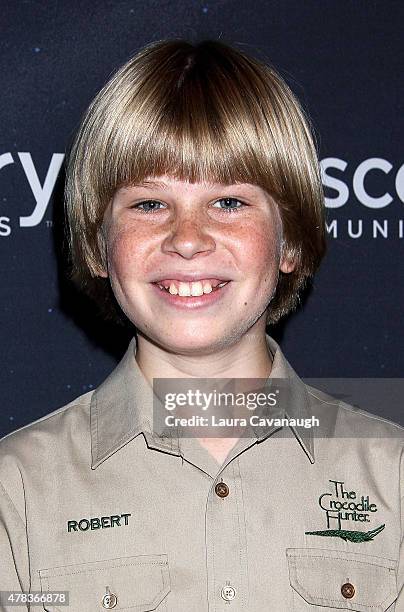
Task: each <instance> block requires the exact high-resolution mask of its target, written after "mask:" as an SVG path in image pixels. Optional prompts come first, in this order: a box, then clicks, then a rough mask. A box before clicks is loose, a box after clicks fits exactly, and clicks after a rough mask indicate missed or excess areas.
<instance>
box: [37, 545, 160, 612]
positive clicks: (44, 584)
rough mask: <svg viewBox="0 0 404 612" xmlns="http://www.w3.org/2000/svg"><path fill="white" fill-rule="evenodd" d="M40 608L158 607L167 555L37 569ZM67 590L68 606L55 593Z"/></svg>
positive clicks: (136, 610)
mask: <svg viewBox="0 0 404 612" xmlns="http://www.w3.org/2000/svg"><path fill="white" fill-rule="evenodd" d="M39 576H40V581H41V588H42V593H43V598H44V599H48V600H51V597H52V600H51V601H50V602H49V601H47V602H44V604H43V609H44V610H48V611H49V612H56V611H58V612H63V611H65V612H66V610H69V611H70V612H94V611H96V610H100V611H101V610H102V611H104V610H106V609H114V610H126V609H129V610H131V611H132V612H149V610H160V608H159V607H158V606H159V604H161V602H162V601H163V600H164V598H165V597H166V596H167V595H168V593H169V592H170V575H169V568H168V560H167V555H140V556H136V557H124V558H118V559H109V560H107V561H93V562H91V563H80V564H77V565H65V566H63V567H54V568H52V569H41V570H39ZM61 591H68V593H69V606H68V607H66V606H62V605H61V603H60V598H57V597H56V596H57V593H59V592H61Z"/></svg>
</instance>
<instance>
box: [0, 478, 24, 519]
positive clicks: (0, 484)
mask: <svg viewBox="0 0 404 612" xmlns="http://www.w3.org/2000/svg"><path fill="white" fill-rule="evenodd" d="M0 487H1V490H2V491H3V492H4V495H5V498H6V500H7V501H8V503H9V505H10V506H11V508H12V509H13V510H14V511H15V513H16V515H17V516H18V518H19V519H20V521H21V523H22V524H23V527H24V529H25V522H24V519H23V518H22V516H21V515H20V513H19V512H18V510H17V508H16V506H15V504H14V502H13V500H12V499H11V497H10V496H9V494H8V493H7V491H6V489H5V488H4V485H3V483H2V482H0Z"/></svg>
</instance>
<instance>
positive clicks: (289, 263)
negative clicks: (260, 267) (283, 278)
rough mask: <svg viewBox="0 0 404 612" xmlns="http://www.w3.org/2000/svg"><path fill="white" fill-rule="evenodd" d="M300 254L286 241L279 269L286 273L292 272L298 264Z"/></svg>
mask: <svg viewBox="0 0 404 612" xmlns="http://www.w3.org/2000/svg"><path fill="white" fill-rule="evenodd" d="M297 262H298V254H297V252H296V250H295V249H291V248H290V247H288V246H287V245H286V242H285V241H284V242H283V243H282V255H281V261H280V264H279V270H280V271H281V272H283V273H284V274H290V272H293V270H295V268H296V266H297Z"/></svg>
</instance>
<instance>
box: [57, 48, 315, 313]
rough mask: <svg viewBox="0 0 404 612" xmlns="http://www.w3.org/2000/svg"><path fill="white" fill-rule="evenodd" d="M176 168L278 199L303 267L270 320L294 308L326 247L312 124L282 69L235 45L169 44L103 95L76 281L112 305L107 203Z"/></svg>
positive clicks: (90, 154) (77, 171)
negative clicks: (103, 232) (104, 231)
mask: <svg viewBox="0 0 404 612" xmlns="http://www.w3.org/2000/svg"><path fill="white" fill-rule="evenodd" d="M164 174H167V175H170V176H172V177H174V178H177V179H179V180H188V181H191V182H198V181H211V182H218V183H224V184H234V183H236V182H243V183H252V184H255V185H258V186H260V187H261V188H263V189H265V190H266V191H267V192H268V193H269V194H270V195H271V196H272V197H273V198H274V199H275V201H276V203H277V205H278V207H279V210H280V214H281V218H282V223H283V238H284V249H286V250H287V254H288V255H289V256H290V257H291V258H294V259H295V261H296V267H295V270H294V271H293V272H291V273H288V274H284V273H282V272H280V274H279V280H278V285H277V289H276V292H275V295H274V297H273V299H272V301H271V303H270V305H269V308H268V315H267V322H268V323H275V322H277V321H278V320H279V319H280V318H281V317H282V316H284V315H285V314H287V313H288V312H290V311H291V310H293V309H294V308H295V307H296V305H297V303H298V301H299V295H300V292H301V290H302V289H303V287H304V286H305V285H306V283H307V280H308V279H310V278H311V277H312V276H313V274H314V272H315V270H316V269H317V267H318V265H319V263H320V261H321V258H322V257H323V255H324V252H325V217H324V202H323V200H324V196H323V189H322V184H321V180H320V172H319V164H318V159H317V153H316V149H315V144H314V142H313V136H312V132H311V129H310V124H309V121H308V119H307V117H306V116H305V113H304V111H303V110H302V108H301V106H300V105H299V102H298V101H297V100H296V98H295V96H294V95H293V93H292V92H291V90H290V88H289V87H288V86H287V84H286V83H285V82H284V81H283V79H282V78H281V77H280V76H279V75H278V74H277V73H276V72H275V70H274V69H273V68H272V67H270V66H269V65H267V64H266V63H265V64H264V63H262V62H260V61H258V60H256V59H254V58H252V57H250V56H248V55H247V54H245V53H244V52H242V51H239V50H237V49H235V48H233V47H231V46H229V45H227V44H225V43H223V42H219V41H209V40H208V41H202V42H199V43H196V44H193V43H190V42H188V41H185V40H179V39H174V40H163V41H157V42H154V43H151V44H149V45H147V46H146V47H144V48H143V49H142V50H141V51H140V52H138V53H137V54H136V55H135V56H134V57H132V58H131V59H130V60H129V61H128V62H127V63H126V64H124V65H123V66H122V67H121V68H120V69H119V70H118V71H117V72H116V73H115V74H114V75H113V76H112V78H111V79H110V80H109V81H108V83H106V85H105V86H104V87H103V88H102V89H101V91H100V92H99V93H98V94H97V96H96V97H95V99H94V100H93V102H92V103H91V105H90V106H89V108H88V110H87V112H86V113H85V116H84V118H83V120H82V124H81V126H80V129H79V131H78V133H77V136H76V138H75V140H74V142H73V145H72V147H71V151H70V155H69V160H68V166H67V180H66V191H65V203H66V213H67V219H68V242H69V248H70V254H71V264H72V277H73V278H74V279H75V280H76V281H77V282H78V283H79V284H80V285H81V286H82V287H83V288H84V289H85V290H86V291H87V292H88V293H90V294H93V295H97V293H98V297H97V301H98V302H99V303H100V302H101V303H102V304H103V305H104V307H105V306H106V310H107V311H108V312H109V313H114V314H116V311H117V307H116V303H115V302H114V299H113V296H112V292H111V289H110V285H109V281H108V280H107V279H103V278H99V277H98V274H99V272H100V269H101V268H102V267H103V266H105V253H104V251H103V248H102V244H101V241H100V239H99V236H100V227H101V224H102V220H103V215H104V212H105V209H106V207H107V206H108V204H109V202H110V200H111V198H112V197H113V194H114V193H115V191H116V190H117V189H118V188H119V187H121V186H123V185H130V184H133V183H138V182H141V181H142V180H144V179H145V178H146V177H149V176H161V175H164ZM100 292H101V293H100Z"/></svg>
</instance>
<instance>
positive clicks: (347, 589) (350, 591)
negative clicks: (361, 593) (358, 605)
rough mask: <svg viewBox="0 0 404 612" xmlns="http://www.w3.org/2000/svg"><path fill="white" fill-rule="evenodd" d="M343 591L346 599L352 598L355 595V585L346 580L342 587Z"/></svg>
mask: <svg viewBox="0 0 404 612" xmlns="http://www.w3.org/2000/svg"><path fill="white" fill-rule="evenodd" d="M341 593H342V596H343V597H345V599H352V597H353V596H354V595H355V587H354V585H353V584H351V583H350V582H346V583H345V584H343V585H342V587H341Z"/></svg>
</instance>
